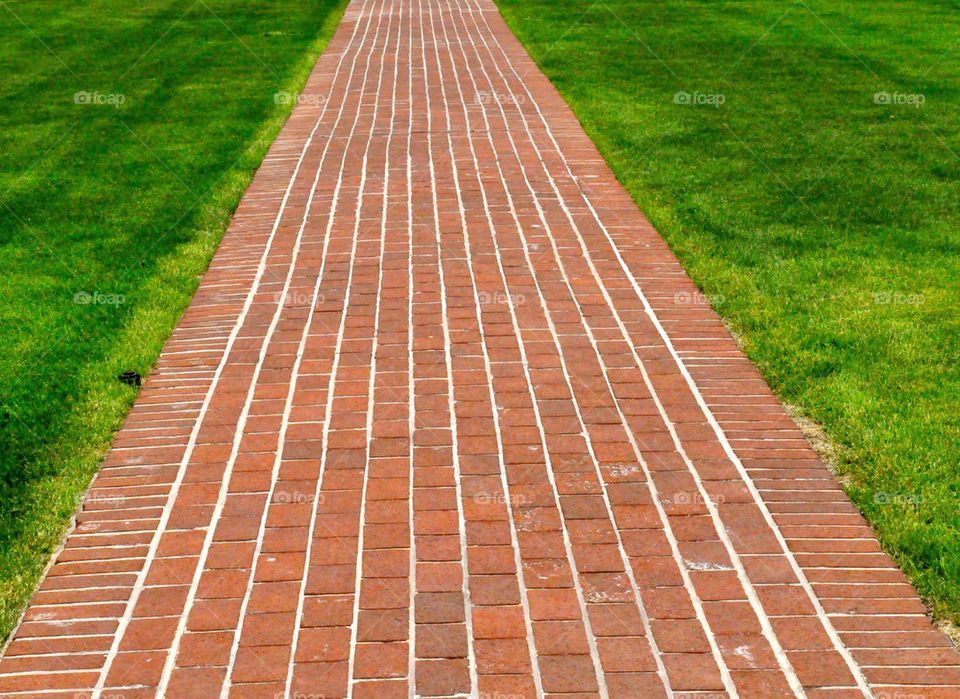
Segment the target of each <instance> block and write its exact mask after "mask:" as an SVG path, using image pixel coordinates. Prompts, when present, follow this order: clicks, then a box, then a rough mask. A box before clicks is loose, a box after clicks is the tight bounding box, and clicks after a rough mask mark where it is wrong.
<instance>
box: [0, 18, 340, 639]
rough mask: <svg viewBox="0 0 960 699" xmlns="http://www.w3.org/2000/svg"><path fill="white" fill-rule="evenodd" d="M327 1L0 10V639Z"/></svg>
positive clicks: (246, 174)
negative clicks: (123, 379)
mask: <svg viewBox="0 0 960 699" xmlns="http://www.w3.org/2000/svg"><path fill="white" fill-rule="evenodd" d="M344 4H345V3H344V2H343V0H307V1H302V0H251V1H248V2H240V1H239V0H145V1H144V2H136V3H132V2H126V1H123V0H93V1H91V2H81V3H76V2H66V1H65V0H50V1H49V2H44V3H36V2H32V3H31V2H25V1H24V0H3V1H2V2H0V75H2V81H0V270H2V274H0V297H2V298H3V301H4V302H3V303H2V304H0V348H2V352H0V640H2V638H3V637H5V636H6V635H7V634H8V633H9V631H10V630H11V628H12V625H13V624H14V623H15V621H16V618H17V616H18V614H19V612H20V609H21V608H22V605H23V603H24V601H25V600H26V599H27V597H28V596H29V594H30V592H31V590H32V589H33V586H34V585H35V584H36V581H37V578H38V576H39V574H40V573H41V572H42V570H43V568H44V566H45V564H46V563H47V560H48V558H49V555H50V553H51V551H52V550H53V549H54V547H55V546H56V545H57V543H58V542H59V539H60V537H61V535H62V533H63V531H64V528H65V527H66V526H67V523H68V520H69V518H70V515H71V514H72V513H73V512H74V510H75V508H76V504H77V498H78V497H79V496H80V495H81V494H82V493H83V491H84V490H85V488H86V486H87V484H88V482H89V479H90V477H91V475H92V474H93V473H94V471H95V470H96V467H97V464H98V462H99V460H100V458H101V457H102V455H103V454H104V452H105V450H106V448H107V447H108V445H109V441H110V438H111V436H112V433H113V432H114V431H115V430H116V429H117V428H118V427H119V425H120V423H121V420H122V418H123V416H124V414H125V413H126V411H127V410H128V408H129V406H130V405H131V403H132V402H133V399H134V397H135V395H136V390H135V389H134V388H130V387H127V386H124V385H122V384H121V383H120V382H119V381H118V379H117V376H118V374H120V373H121V372H122V371H125V370H128V369H129V370H136V371H139V372H140V373H146V372H147V371H148V370H149V369H150V367H151V365H152V363H153V361H154V360H155V358H156V356H157V354H158V353H159V351H160V348H161V345H162V343H163V341H164V339H165V338H166V337H167V335H168V333H169V331H170V329H171V328H172V327H173V325H174V324H175V323H176V320H177V318H178V317H179V315H180V313H181V311H182V310H183V308H184V307H185V306H186V304H187V303H188V301H189V299H190V296H191V294H192V292H193V290H194V289H195V288H196V284H197V276H198V274H200V273H201V272H203V270H204V269H205V267H206V265H207V263H208V261H209V259H210V256H211V255H212V253H213V251H214V249H215V247H216V244H217V242H218V241H219V239H220V237H221V234H222V233H223V231H224V229H225V227H226V224H227V222H228V221H229V218H230V214H231V213H232V211H233V209H234V208H235V206H236V204H237V202H238V201H239V199H240V196H241V194H242V193H243V190H244V189H245V188H246V185H247V184H248V183H249V181H250V179H251V177H252V176H253V173H254V171H255V169H256V167H257V165H258V164H259V163H260V161H261V159H262V157H263V155H264V153H265V152H266V149H267V147H268V146H269V145H270V143H271V141H272V140H273V138H274V136H275V135H276V133H277V131H279V129H280V126H281V125H282V123H283V121H284V120H285V118H286V116H287V114H288V113H289V111H290V109H291V105H290V104H289V101H290V100H288V99H285V95H283V94H282V93H284V92H286V93H296V92H297V91H298V90H299V88H300V86H301V85H302V84H303V82H304V81H305V80H306V77H307V74H308V73H309V70H310V68H311V67H312V65H313V62H314V61H315V59H316V57H317V56H318V55H319V53H320V51H321V49H322V48H323V46H324V45H325V43H326V40H327V38H329V36H330V35H331V34H332V32H333V29H334V27H335V25H336V23H337V21H338V20H339V17H340V14H341V11H342V8H343V5H344ZM277 93H281V94H280V95H278V94H277Z"/></svg>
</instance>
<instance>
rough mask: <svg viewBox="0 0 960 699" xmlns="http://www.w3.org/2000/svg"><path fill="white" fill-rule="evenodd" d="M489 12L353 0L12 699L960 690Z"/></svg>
mask: <svg viewBox="0 0 960 699" xmlns="http://www.w3.org/2000/svg"><path fill="white" fill-rule="evenodd" d="M958 685H960V655H958V654H957V653H956V652H955V651H954V649H953V648H952V646H951V644H950V643H949V641H948V639H947V637H946V636H944V635H943V634H941V633H940V632H938V631H936V630H934V628H933V627H932V626H931V623H930V621H929V620H928V618H927V617H926V616H925V614H924V607H923V605H922V604H921V602H920V600H919V599H918V597H917V595H916V593H915V592H914V590H913V589H912V588H911V586H910V585H909V584H908V582H907V580H906V578H905V577H904V576H903V574H902V573H901V572H900V571H899V570H898V568H897V567H896V566H895V565H894V563H893V562H892V561H891V559H890V558H888V557H887V556H886V555H885V554H884V553H882V552H881V550H880V548H879V546H878V544H877V541H876V539H875V538H874V537H873V535H872V533H871V530H870V529H869V527H868V526H867V525H866V523H865V521H864V520H863V519H862V518H861V516H860V515H859V514H858V513H857V511H856V510H855V509H854V508H853V506H852V505H851V504H850V502H849V501H848V500H847V498H846V497H845V495H844V493H843V491H842V490H841V489H840V488H839V486H838V485H837V483H836V482H835V481H834V479H833V478H831V476H830V474H829V473H828V471H827V470H826V469H825V467H824V466H823V464H822V463H821V462H820V461H819V460H818V458H817V457H816V455H815V454H814V453H813V452H812V451H811V449H810V447H809V446H808V445H807V443H806V441H805V440H804V439H803V437H802V435H801V434H800V432H799V431H798V429H797V428H796V426H795V425H794V424H793V422H792V421H791V420H790V419H789V418H788V417H787V415H786V413H785V412H784V410H783V408H782V407H781V406H780V404H779V403H778V402H777V400H776V399H775V397H774V396H773V395H772V394H771V392H770V390H769V388H768V387H767V386H766V384H765V383H764V382H763V381H762V379H761V378H760V376H759V375H758V373H757V371H756V370H755V369H754V367H753V366H752V365H751V364H750V363H749V362H748V361H747V359H746V358H745V357H744V355H743V354H742V353H741V352H740V351H739V349H738V348H737V345H736V343H735V342H734V340H733V339H732V338H731V336H730V335H729V333H728V332H727V331H726V330H725V328H724V326H723V324H722V323H721V322H720V320H719V318H718V317H717V316H716V314H715V313H714V312H713V311H712V310H711V309H710V307H709V305H708V304H707V303H706V302H705V300H704V299H703V298H702V297H701V296H700V295H699V294H698V292H697V289H696V287H695V286H694V285H693V284H692V283H691V281H690V280H689V279H688V278H687V276H686V275H685V274H684V272H683V270H682V269H681V267H680V265H679V264H678V263H677V261H676V259H675V258H674V257H673V255H672V254H671V253H670V251H669V250H668V248H667V246H666V245H665V243H664V242H663V240H661V238H660V237H659V236H658V235H657V233H656V231H654V230H653V228H652V227H651V226H650V224H649V223H648V222H647V221H646V219H644V217H643V216H642V215H641V214H640V212H639V211H638V210H637V208H636V206H635V205H634V204H633V202H632V201H631V200H630V199H629V197H628V196H627V194H626V193H625V192H624V191H623V190H622V189H621V188H620V186H619V185H618V184H617V182H616V180H615V179H614V177H613V175H612V174H611V173H610V171H609V170H608V169H607V167H606V165H605V164H604V162H603V160H602V159H601V158H600V156H599V155H598V153H597V151H596V150H595V148H594V147H593V145H592V144H591V143H590V141H589V140H588V139H587V137H586V136H585V135H584V133H583V131H582V130H581V129H580V127H579V125H578V123H577V122H576V120H575V119H574V117H573V115H572V114H571V112H570V111H569V109H568V108H567V107H566V105H565V104H564V103H563V101H562V100H561V99H560V98H559V96H558V95H557V93H556V92H555V90H554V89H553V88H552V87H551V85H550V84H549V82H548V81H547V80H546V79H545V78H544V76H543V75H542V74H541V73H540V72H539V71H538V70H537V69H536V67H535V66H534V64H533V63H532V62H531V60H530V59H529V58H528V56H527V55H526V53H525V52H524V51H523V49H522V48H521V46H520V45H519V43H518V42H517V41H516V39H515V38H514V37H513V35H512V34H511V33H510V32H509V30H508V29H507V27H506V25H505V24H504V22H503V21H502V19H501V18H500V16H499V14H498V13H497V11H496V8H495V7H494V5H493V4H492V2H491V1H490V0H403V1H402V2H401V1H397V0H354V1H353V2H352V4H351V5H350V7H349V8H348V11H347V13H346V16H345V17H344V20H343V22H342V24H341V26H340V27H339V29H338V30H337V33H336V35H335V37H334V39H333V41H332V42H331V44H330V46H329V48H328V49H327V51H326V52H325V54H324V55H323V57H322V58H321V59H320V60H319V62H318V63H317V65H316V67H315V69H314V71H313V74H312V76H311V77H310V80H309V82H308V84H307V86H306V88H305V90H304V92H303V97H302V99H301V101H300V104H299V105H298V106H297V107H296V109H295V110H294V113H293V115H292V116H291V118H290V120H289V122H288V123H287V125H286V126H285V128H284V129H283V131H282V132H281V134H280V137H279V138H278V139H277V141H276V143H275V144H274V146H273V147H272V149H271V150H270V153H269V154H268V156H267V158H266V160H265V161H264V163H263V165H262V166H261V168H260V170H259V172H258V174H257V176H256V178H255V180H254V182H253V184H252V185H251V187H250V189H249V191H248V192H247V194H246V196H245V197H244V199H243V202H242V203H241V205H240V207H239V209H238V211H237V213H236V215H235V217H234V219H233V222H232V224H231V227H230V229H229V231H228V233H227V235H226V237H225V239H224V241H223V244H222V245H221V248H220V250H219V252H218V253H217V255H216V257H215V258H214V261H213V264H212V266H211V268H210V270H209V271H208V273H207V274H206V276H205V277H204V279H203V283H202V284H201V286H200V288H199V290H198V292H197V294H196V297H195V298H194V300H193V303H192V304H191V306H190V308H189V309H188V311H187V312H186V314H185V316H184V317H183V319H182V321H181V322H180V324H179V326H178V327H177V329H176V330H175V331H174V333H173V336H172V337H171V339H170V340H169V342H168V343H167V345H166V348H165V349H164V351H163V354H162V355H161V357H160V360H159V362H158V364H157V366H156V368H155V370H154V372H153V373H152V375H151V376H150V377H149V379H148V380H147V381H146V384H145V386H144V388H143V392H142V394H141V396H140V398H139V400H138V401H137V402H136V405H135V406H134V408H133V410H132V412H131V414H130V417H129V419H128V420H127V423H126V425H125V426H124V428H123V429H122V431H121V432H120V433H119V435H118V436H117V439H116V443H115V445H114V447H113V449H112V451H111V452H110V454H109V456H108V457H107V459H106V462H105V463H104V465H103V468H102V470H101V471H100V473H99V475H98V476H97V477H96V479H95V481H94V483H93V486H92V488H91V490H90V493H89V496H88V498H87V500H86V502H85V504H84V507H83V509H82V512H80V514H79V515H78V517H77V525H76V528H75V529H74V531H73V532H72V533H71V535H70V536H69V538H68V539H67V541H66V545H65V547H64V549H63V550H62V551H61V552H60V553H59V555H58V556H57V558H56V561H55V562H54V564H53V565H52V567H51V568H50V570H49V572H48V574H47V576H46V578H45V580H44V582H43V583H42V585H41V586H40V590H39V592H38V593H37V595H36V597H35V598H34V599H33V601H32V603H31V605H30V607H29V609H28V610H27V613H26V616H25V617H24V620H23V622H22V623H21V625H20V627H19V629H18V630H17V632H16V635H15V637H14V639H13V640H12V642H11V643H10V644H9V646H8V647H7V648H6V650H5V653H4V657H3V659H2V661H0V693H2V694H4V695H16V696H21V695H26V696H30V695H32V696H43V697H50V696H57V695H69V696H88V695H90V694H92V695H94V696H101V697H123V698H124V699H133V698H135V697H146V696H155V695H164V696H176V697H179V696H197V697H214V696H218V695H219V696H227V695H229V696H238V697H239V696H242V697H276V696H284V695H285V694H286V695H288V696H290V695H292V696H311V697H321V696H323V697H328V696H329V697H340V696H354V697H358V698H360V697H395V696H396V697H405V696H412V695H414V694H415V695H418V696H479V697H486V698H488V699H494V698H498V699H500V698H506V697H534V696H542V695H547V696H561V695H562V696H566V697H571V698H572V697H579V696H597V695H599V696H610V697H660V696H674V697H694V696H696V697H706V696H727V695H730V696H734V695H739V696H745V697H776V696H808V697H831V698H834V699H839V698H840V697H859V696H864V695H870V694H871V693H872V694H873V695H876V696H880V697H895V696H897V697H899V696H902V697H958V696H960V691H958V690H957V686H958Z"/></svg>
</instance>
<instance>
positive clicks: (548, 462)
mask: <svg viewBox="0 0 960 699" xmlns="http://www.w3.org/2000/svg"><path fill="white" fill-rule="evenodd" d="M442 16H443V15H442V13H441V18H442ZM441 21H442V20H441ZM444 36H445V37H447V36H448V35H447V33H446V23H444ZM451 58H452V56H451ZM451 65H452V66H453V68H454V74H455V75H456V80H455V82H456V83H457V92H458V94H459V95H460V103H461V105H463V109H464V114H466V102H465V101H464V99H463V92H462V90H461V89H460V79H459V71H457V69H456V63H455V62H454V61H452V60H451ZM465 65H466V63H465ZM466 68H467V72H468V74H469V75H470V79H471V82H472V81H473V74H472V72H470V70H469V66H466ZM484 123H485V125H487V127H488V128H487V138H488V139H489V140H490V145H491V148H493V149H494V150H495V148H494V146H493V139H492V136H491V135H490V130H489V123H488V122H487V119H486V112H484ZM468 129H469V123H468ZM449 137H450V136H449V131H448V133H447V138H448V139H449ZM467 141H468V142H469V144H470V152H471V154H472V156H473V163H474V172H475V173H476V177H477V182H478V184H479V185H480V193H481V196H482V198H483V208H484V212H485V214H486V218H487V225H488V227H489V232H490V238H491V241H492V244H493V247H494V250H495V252H496V233H495V231H496V227H495V225H494V223H493V218H492V217H491V215H490V205H489V202H488V199H487V192H486V187H485V185H484V183H483V180H482V178H481V175H480V172H481V169H480V163H479V161H478V160H477V153H476V149H475V148H474V145H473V139H472V138H471V137H470V136H469V130H468V132H467ZM450 152H451V157H452V154H453V145H452V143H451V145H450ZM494 157H495V156H494ZM502 184H503V187H504V191H507V184H506V182H503V183H502ZM458 189H459V186H458ZM508 197H509V194H508ZM464 235H465V236H466V227H465V228H464ZM469 249H470V248H469V243H468V255H467V257H468V259H469V258H470V257H472V255H470V254H469ZM496 258H497V267H498V269H499V272H500V281H501V283H502V284H503V288H504V292H506V302H507V307H508V308H509V309H510V317H511V320H512V324H513V328H514V332H515V334H516V336H517V347H518V348H519V351H520V362H521V365H522V367H523V375H524V379H525V381H526V384H527V391H528V393H529V395H530V400H531V405H532V410H533V412H534V415H535V417H536V422H537V429H538V431H539V433H540V444H541V447H542V449H543V456H544V463H545V470H546V475H547V481H548V482H549V484H550V488H551V490H552V491H553V501H554V506H555V507H556V508H557V514H558V516H559V518H560V521H561V523H562V527H561V532H562V536H563V544H564V550H565V551H566V555H567V563H568V565H569V566H570V573H571V578H572V580H573V589H574V591H575V593H576V595H577V601H578V603H579V607H580V614H581V616H582V617H583V627H584V630H585V632H586V636H587V645H588V647H589V648H590V659H591V661H592V662H593V668H594V673H595V675H596V679H597V686H598V687H599V691H600V696H601V697H607V696H609V692H608V689H607V681H606V676H605V675H604V672H603V667H602V664H601V662H600V652H599V650H598V648H597V639H596V636H594V634H593V629H592V624H591V622H590V614H589V612H588V610H587V604H586V597H585V595H584V592H583V586H582V584H581V582H580V575H579V571H578V570H577V565H576V561H575V558H574V555H573V545H572V544H571V542H570V536H569V534H568V532H567V527H566V522H567V518H566V516H565V515H564V513H563V508H562V506H561V504H560V496H559V493H558V490H557V484H556V479H555V478H554V473H553V459H552V457H551V455H550V450H549V448H548V447H547V438H546V431H545V430H544V427H543V420H542V416H541V415H540V406H539V404H538V402H537V396H536V392H535V391H534V388H533V380H532V379H531V376H530V369H529V364H528V360H527V353H526V348H525V346H524V341H523V339H522V337H523V335H522V332H521V328H520V323H519V320H518V317H517V313H516V308H515V307H514V303H513V299H512V298H511V296H510V294H509V285H508V284H507V277H506V272H505V270H504V267H503V260H502V258H501V257H500V255H499V253H497V254H496ZM468 267H469V269H470V274H471V277H473V266H472V264H469V263H468ZM478 306H479V303H478ZM490 388H491V392H492V391H493V382H492V380H491V384H490ZM494 405H496V402H494ZM495 412H496V413H497V414H498V415H499V411H496V410H495ZM507 502H508V504H509V505H510V506H511V507H512V504H511V503H512V499H511V498H510V497H509V491H507ZM522 574H523V569H522V568H521V569H520V570H519V572H518V575H522Z"/></svg>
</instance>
